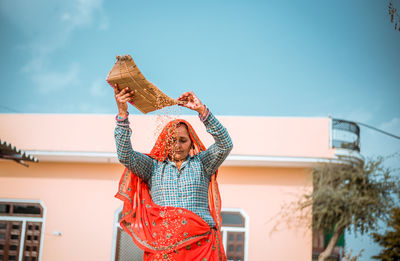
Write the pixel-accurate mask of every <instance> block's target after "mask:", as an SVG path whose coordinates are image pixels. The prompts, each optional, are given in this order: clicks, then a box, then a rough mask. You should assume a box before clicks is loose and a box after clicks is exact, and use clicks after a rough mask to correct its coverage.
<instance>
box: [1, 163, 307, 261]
mask: <svg viewBox="0 0 400 261" xmlns="http://www.w3.org/2000/svg"><path fill="white" fill-rule="evenodd" d="M122 171H123V167H122V166H121V165H118V164H98V163H96V164H88V163H70V164H66V163H46V162H44V163H37V164H30V167H29V168H26V167H23V166H21V165H19V164H16V163H15V162H11V161H0V198H3V199H4V198H9V199H29V200H31V199H35V200H41V201H42V202H43V203H44V204H45V206H46V208H47V215H46V217H45V220H46V221H45V231H44V233H45V234H44V242H42V247H43V252H42V260H43V261H51V260H58V261H64V260H65V261H67V260H68V261H69V260H109V259H110V257H111V248H112V240H113V238H112V232H113V222H114V212H115V210H116V209H117V208H118V207H119V206H120V205H121V202H120V201H119V200H117V199H115V198H114V194H115V193H116V190H117V186H118V181H119V177H120V174H121V173H122ZM308 173H309V170H307V169H302V168H298V169H297V168H265V167H257V168H256V167H252V168H250V167H222V168H221V169H220V172H219V178H218V180H219V184H220V191H221V196H222V207H223V208H240V209H242V210H243V211H244V212H245V213H246V214H247V216H248V217H249V219H250V220H249V233H248V236H249V247H248V260H307V261H308V260H311V231H310V230H309V229H307V228H306V227H305V226H303V227H292V228H287V227H286V226H285V225H284V224H283V225H282V224H281V226H280V227H279V230H278V231H275V232H272V228H273V226H274V225H275V223H276V221H277V220H279V218H276V217H275V216H276V215H277V214H278V213H279V210H280V208H281V206H283V204H284V203H285V202H288V201H290V200H293V199H295V198H296V194H297V195H298V193H299V192H301V191H302V189H303V188H304V187H305V186H306V187H310V182H309V180H308V177H309V176H308ZM271 219H273V220H272V221H270V220H271ZM54 231H60V232H61V233H62V235H61V236H55V235H53V232H54ZM288 249H290V251H288Z"/></svg>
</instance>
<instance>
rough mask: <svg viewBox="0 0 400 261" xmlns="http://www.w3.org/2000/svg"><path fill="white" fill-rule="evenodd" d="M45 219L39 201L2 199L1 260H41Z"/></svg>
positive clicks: (0, 207)
mask: <svg viewBox="0 0 400 261" xmlns="http://www.w3.org/2000/svg"><path fill="white" fill-rule="evenodd" d="M43 220H44V208H43V206H42V205H41V203H39V202H38V203H35V202H24V201H10V200H0V261H3V260H15V261H39V260H40V250H41V248H40V243H41V241H42V237H43V234H42V227H43Z"/></svg>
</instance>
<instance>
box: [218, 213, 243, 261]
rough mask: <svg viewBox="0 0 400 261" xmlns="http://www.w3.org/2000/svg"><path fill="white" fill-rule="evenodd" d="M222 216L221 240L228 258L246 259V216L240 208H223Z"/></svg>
mask: <svg viewBox="0 0 400 261" xmlns="http://www.w3.org/2000/svg"><path fill="white" fill-rule="evenodd" d="M221 216H222V228H221V232H222V241H223V243H224V247H225V253H226V257H227V259H228V260H232V261H243V260H247V236H248V232H247V230H248V226H247V222H248V218H246V215H245V214H244V213H243V211H241V210H236V209H230V210H228V209H223V210H222V212H221Z"/></svg>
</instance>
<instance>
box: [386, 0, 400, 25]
mask: <svg viewBox="0 0 400 261" xmlns="http://www.w3.org/2000/svg"><path fill="white" fill-rule="evenodd" d="M389 15H390V22H391V23H392V24H394V29H395V30H399V32H400V15H399V10H398V9H397V8H396V7H395V5H394V0H390V2H389Z"/></svg>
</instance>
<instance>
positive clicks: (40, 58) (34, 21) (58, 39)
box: [0, 0, 108, 93]
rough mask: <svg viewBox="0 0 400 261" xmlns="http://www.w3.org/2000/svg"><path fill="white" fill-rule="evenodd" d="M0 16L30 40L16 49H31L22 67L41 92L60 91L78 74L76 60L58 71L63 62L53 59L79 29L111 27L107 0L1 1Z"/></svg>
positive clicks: (104, 28) (28, 50)
mask: <svg viewBox="0 0 400 261" xmlns="http://www.w3.org/2000/svg"><path fill="white" fill-rule="evenodd" d="M0 15H2V16H3V17H5V18H6V19H7V20H8V21H9V22H11V23H12V24H13V25H14V26H15V27H16V28H18V30H19V31H20V32H22V33H23V34H25V35H26V36H27V39H29V41H26V42H25V43H22V44H20V45H18V46H16V48H18V49H20V50H22V51H25V52H26V51H27V52H28V55H26V57H28V59H27V61H26V63H25V65H24V66H23V67H22V68H21V69H22V71H23V72H24V73H26V74H27V75H28V76H29V77H31V79H32V81H33V83H35V84H36V86H33V87H36V89H37V90H38V91H39V92H41V93H47V92H52V91H55V90H60V89H62V88H64V87H65V86H67V85H70V84H72V83H73V82H74V78H77V77H78V75H79V66H77V65H76V64H73V63H76V62H71V64H69V65H68V64H65V67H66V68H68V69H67V71H61V70H60V69H58V70H55V69H54V68H55V67H56V66H54V64H57V65H59V62H58V61H55V60H54V58H53V56H54V54H55V53H56V52H58V51H60V50H61V48H63V47H65V45H66V44H67V43H68V41H69V40H70V39H71V36H72V34H73V33H74V32H75V31H76V30H79V29H85V28H95V29H98V30H106V29H107V28H108V19H107V17H106V15H105V11H104V8H103V0H71V1H52V0H35V1H25V0H13V1H0ZM57 67H58V66H57Z"/></svg>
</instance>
